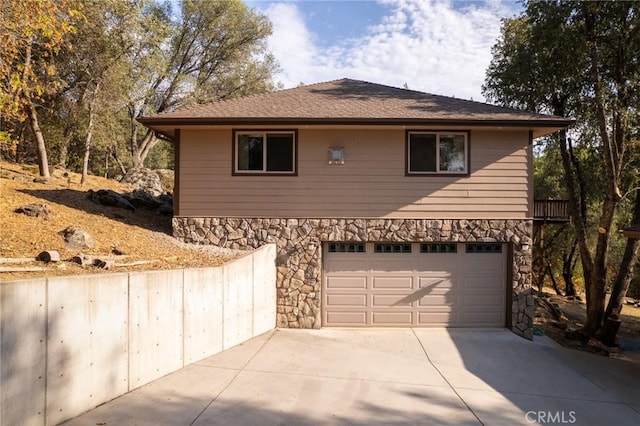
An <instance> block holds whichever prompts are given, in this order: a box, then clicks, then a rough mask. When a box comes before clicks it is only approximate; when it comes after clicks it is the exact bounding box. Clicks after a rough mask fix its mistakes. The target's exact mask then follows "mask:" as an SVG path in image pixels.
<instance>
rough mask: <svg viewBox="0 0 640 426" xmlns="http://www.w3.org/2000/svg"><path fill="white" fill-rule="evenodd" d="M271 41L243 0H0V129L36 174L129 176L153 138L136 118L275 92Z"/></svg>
mask: <svg viewBox="0 0 640 426" xmlns="http://www.w3.org/2000/svg"><path fill="white" fill-rule="evenodd" d="M270 34H271V23H270V22H269V20H268V19H267V18H266V16H264V15H262V14H260V13H258V12H256V11H255V10H253V9H251V8H249V7H248V6H247V5H246V4H245V3H244V2H242V1H241V0H202V1H195V0H183V1H176V2H169V1H164V0H101V1H84V0H12V1H9V2H0V109H1V114H2V117H1V118H2V120H1V122H0V126H1V127H0V131H3V132H4V133H2V134H4V137H5V139H9V138H12V139H13V140H16V139H18V138H22V139H24V140H25V142H26V143H21V144H20V149H19V150H18V155H24V157H26V158H30V157H31V155H32V154H35V153H36V152H37V156H38V158H39V159H40V170H41V174H42V175H43V176H47V175H48V173H49V167H48V163H49V160H48V157H51V158H52V159H53V161H55V163H56V164H61V165H64V166H67V167H71V168H73V169H80V168H81V169H83V175H84V176H85V177H86V175H87V174H88V173H89V172H90V171H91V169H93V172H94V173H97V172H99V173H100V174H105V173H107V174H108V173H110V168H114V167H113V166H114V164H115V165H117V167H115V168H114V169H115V171H114V172H112V173H111V174H112V175H113V174H116V173H120V174H122V173H125V172H126V171H127V169H128V168H131V167H141V166H143V165H144V164H145V160H146V159H147V157H148V156H149V154H150V152H151V150H153V149H154V147H155V146H156V144H157V142H158V139H157V137H156V135H155V134H154V133H153V132H150V131H148V130H147V129H146V128H144V127H143V126H141V125H139V124H138V123H137V121H136V119H137V118H138V117H140V116H143V115H149V114H153V113H157V112H162V111H167V110H171V109H175V108H178V107H180V106H183V105H187V104H190V103H200V102H207V101H212V100H220V99H228V98H233V97H237V96H242V95H247V94H253V93H260V92H265V91H270V90H272V89H273V88H274V87H275V85H274V84H273V82H272V76H273V74H274V72H275V71H276V69H277V65H276V63H275V60H274V58H273V56H272V55H271V54H270V53H269V52H268V51H267V49H266V38H267V37H268V36H269V35H270ZM22 123H24V124H25V125H28V126H29V128H30V129H31V130H32V131H31V132H30V133H31V135H27V133H26V132H24V131H23V129H24V127H25V126H24V125H23V124H22ZM25 135H26V137H25ZM45 139H48V143H47V144H45ZM162 146H163V149H167V148H166V146H167V144H162ZM33 147H36V148H37V149H34V148H33ZM48 149H49V152H48ZM97 153H99V155H100V156H101V157H102V158H101V159H100V160H99V161H98V160H97V159H94V158H93V157H94V155H96V154H97ZM48 154H50V155H48ZM166 157H167V156H166V155H156V156H154V158H166Z"/></svg>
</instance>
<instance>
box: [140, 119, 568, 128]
mask: <svg viewBox="0 0 640 426" xmlns="http://www.w3.org/2000/svg"><path fill="white" fill-rule="evenodd" d="M137 120H138V122H140V123H141V124H143V125H145V126H147V127H149V128H152V129H153V128H154V127H156V126H163V127H166V126H174V127H180V126H199V125H200V126H211V125H237V124H252V125H273V124H276V125H318V124H320V125H322V124H324V125H337V124H352V125H402V126H416V125H425V124H428V125H431V124H437V125H444V126H446V125H450V126H474V127H475V126H505V127H531V128H533V127H547V128H559V129H562V128H566V127H568V126H570V125H572V124H573V123H575V120H571V119H551V120H550V119H537V120H531V119H516V120H513V119H511V120H504V119H502V120H500V119H441V118H437V119H421V118H409V119H407V118H331V117H326V118H325V117H323V118H309V117H295V118H288V117H216V118H206V117H141V118H138V119H137Z"/></svg>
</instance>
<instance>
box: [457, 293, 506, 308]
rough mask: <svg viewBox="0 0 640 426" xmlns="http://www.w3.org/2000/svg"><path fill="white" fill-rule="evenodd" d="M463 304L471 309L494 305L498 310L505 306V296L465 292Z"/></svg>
mask: <svg viewBox="0 0 640 426" xmlns="http://www.w3.org/2000/svg"><path fill="white" fill-rule="evenodd" d="M463 305H464V306H466V307H468V309H471V308H470V307H482V308H490V307H493V308H495V309H497V310H501V308H502V306H504V297H502V295H501V294H465V295H464V296H463Z"/></svg>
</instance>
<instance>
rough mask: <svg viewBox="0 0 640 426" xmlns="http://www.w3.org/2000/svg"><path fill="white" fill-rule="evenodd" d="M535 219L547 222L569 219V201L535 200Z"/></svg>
mask: <svg viewBox="0 0 640 426" xmlns="http://www.w3.org/2000/svg"><path fill="white" fill-rule="evenodd" d="M533 219H534V220H540V221H547V222H567V221H569V201H567V200H534V201H533Z"/></svg>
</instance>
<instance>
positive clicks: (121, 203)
mask: <svg viewBox="0 0 640 426" xmlns="http://www.w3.org/2000/svg"><path fill="white" fill-rule="evenodd" d="M88 194H89V199H90V200H91V201H93V202H95V203H98V204H102V205H104V206H112V207H120V208H122V209H127V210H131V211H134V210H135V209H136V208H135V206H134V205H133V204H131V202H129V200H127V198H125V197H123V196H122V195H120V194H118V193H117V192H115V191H112V190H110V189H99V190H97V191H94V190H92V189H90V190H89V191H88Z"/></svg>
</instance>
